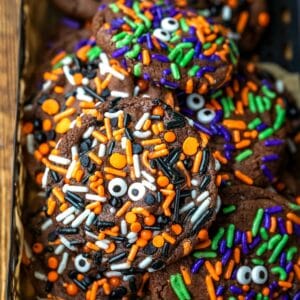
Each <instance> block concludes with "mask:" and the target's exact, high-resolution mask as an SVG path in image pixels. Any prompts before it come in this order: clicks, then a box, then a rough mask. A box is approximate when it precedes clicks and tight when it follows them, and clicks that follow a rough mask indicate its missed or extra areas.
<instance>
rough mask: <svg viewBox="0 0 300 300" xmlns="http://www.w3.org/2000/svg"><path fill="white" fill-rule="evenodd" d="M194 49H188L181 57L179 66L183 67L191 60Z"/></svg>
mask: <svg viewBox="0 0 300 300" xmlns="http://www.w3.org/2000/svg"><path fill="white" fill-rule="evenodd" d="M194 54H195V50H194V49H190V50H189V51H188V53H187V54H186V55H185V56H184V57H183V59H182V61H181V62H180V63H179V65H180V67H182V68H184V67H186V66H187V64H188V63H189V62H190V61H191V60H192V58H193V57H194Z"/></svg>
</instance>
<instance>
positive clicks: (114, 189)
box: [108, 178, 127, 197]
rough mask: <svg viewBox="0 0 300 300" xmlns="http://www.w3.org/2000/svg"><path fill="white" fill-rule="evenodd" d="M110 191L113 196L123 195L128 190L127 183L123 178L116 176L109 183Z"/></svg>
mask: <svg viewBox="0 0 300 300" xmlns="http://www.w3.org/2000/svg"><path fill="white" fill-rule="evenodd" d="M108 191H109V193H110V194H111V195H112V196H113V197H122V196H124V195H125V194H126V192H127V184H126V182H125V180H124V179H122V178H114V179H112V180H111V181H110V182H109V183H108Z"/></svg>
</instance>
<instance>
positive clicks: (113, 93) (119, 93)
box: [110, 91, 129, 98]
mask: <svg viewBox="0 0 300 300" xmlns="http://www.w3.org/2000/svg"><path fill="white" fill-rule="evenodd" d="M110 95H111V96H112V97H120V98H128V97H129V94H128V93H126V92H122V91H111V92H110Z"/></svg>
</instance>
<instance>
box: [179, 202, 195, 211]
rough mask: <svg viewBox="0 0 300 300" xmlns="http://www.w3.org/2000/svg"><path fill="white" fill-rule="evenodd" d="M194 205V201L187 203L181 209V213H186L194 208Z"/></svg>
mask: <svg viewBox="0 0 300 300" xmlns="http://www.w3.org/2000/svg"><path fill="white" fill-rule="evenodd" d="M194 206H195V203H194V202H190V203H187V204H186V205H185V206H183V207H182V208H181V209H180V210H179V214H183V213H185V212H186V211H188V210H190V209H192V208H193V207H194Z"/></svg>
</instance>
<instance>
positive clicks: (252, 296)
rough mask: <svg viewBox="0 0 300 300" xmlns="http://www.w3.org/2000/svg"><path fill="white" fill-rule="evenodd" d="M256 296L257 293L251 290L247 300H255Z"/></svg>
mask: <svg viewBox="0 0 300 300" xmlns="http://www.w3.org/2000/svg"><path fill="white" fill-rule="evenodd" d="M255 296H256V293H255V292H254V291H253V290H251V291H250V292H249V293H247V295H246V297H245V300H253V299H255Z"/></svg>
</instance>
